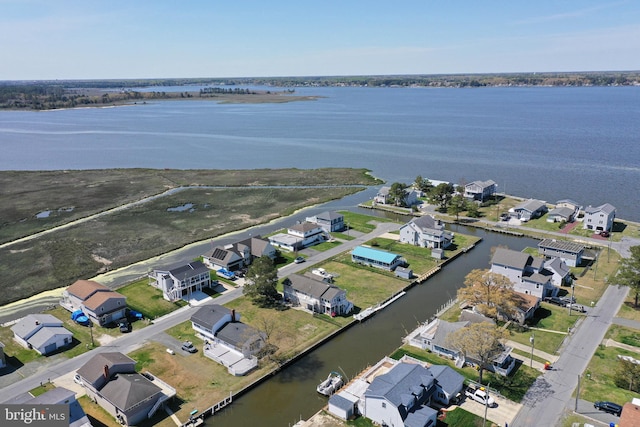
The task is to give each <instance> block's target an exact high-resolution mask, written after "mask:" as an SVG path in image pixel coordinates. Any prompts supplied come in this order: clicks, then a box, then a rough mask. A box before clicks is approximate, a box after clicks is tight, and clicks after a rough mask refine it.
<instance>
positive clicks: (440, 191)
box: [429, 182, 455, 211]
mask: <svg viewBox="0 0 640 427" xmlns="http://www.w3.org/2000/svg"><path fill="white" fill-rule="evenodd" d="M454 191H455V189H454V188H453V184H449V183H446V182H443V183H440V184H438V185H436V186H435V187H433V188H432V189H431V191H430V192H429V198H430V199H431V200H432V201H434V202H435V203H436V204H437V205H438V206H439V208H440V210H441V211H446V210H447V207H448V206H449V202H451V198H452V197H453V193H454Z"/></svg>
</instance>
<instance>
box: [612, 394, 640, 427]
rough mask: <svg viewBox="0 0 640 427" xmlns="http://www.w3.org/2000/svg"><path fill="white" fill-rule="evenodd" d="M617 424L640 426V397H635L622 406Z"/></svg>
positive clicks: (627, 426)
mask: <svg viewBox="0 0 640 427" xmlns="http://www.w3.org/2000/svg"><path fill="white" fill-rule="evenodd" d="M616 425H617V426H618V427H637V426H640V399H638V398H636V397H634V398H633V399H632V400H631V402H627V403H625V404H624V405H623V406H622V413H621V414H620V419H619V420H618V424H616Z"/></svg>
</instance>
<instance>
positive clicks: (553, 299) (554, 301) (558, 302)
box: [544, 297, 567, 307]
mask: <svg viewBox="0 0 640 427" xmlns="http://www.w3.org/2000/svg"><path fill="white" fill-rule="evenodd" d="M544 301H545V302H548V303H549V304H555V305H559V306H561V307H564V306H565V305H567V303H566V302H564V301H563V300H562V298H558V297H545V298H544Z"/></svg>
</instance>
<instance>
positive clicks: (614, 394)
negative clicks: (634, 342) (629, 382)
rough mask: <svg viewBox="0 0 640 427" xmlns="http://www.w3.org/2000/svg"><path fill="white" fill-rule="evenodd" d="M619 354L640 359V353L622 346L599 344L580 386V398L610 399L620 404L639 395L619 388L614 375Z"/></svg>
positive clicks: (593, 400)
mask: <svg viewBox="0 0 640 427" xmlns="http://www.w3.org/2000/svg"><path fill="white" fill-rule="evenodd" d="M618 355H622V356H631V357H633V358H636V359H640V354H638V353H635V352H631V351H627V350H624V349H621V348H615V347H604V346H602V345H601V346H599V347H598V349H596V352H595V354H594V355H593V357H592V358H591V361H590V362H589V365H588V366H587V369H586V370H585V373H584V375H583V376H582V381H581V386H580V398H582V399H585V400H588V401H589V402H595V401H596V400H610V401H612V402H616V403H618V404H620V405H622V404H624V403H625V402H630V401H631V399H632V398H634V397H638V394H637V393H634V392H632V391H629V390H626V389H623V388H619V387H618V386H616V384H615V380H614V375H615V370H616V368H617V366H618Z"/></svg>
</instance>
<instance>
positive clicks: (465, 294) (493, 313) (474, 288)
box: [458, 269, 521, 319]
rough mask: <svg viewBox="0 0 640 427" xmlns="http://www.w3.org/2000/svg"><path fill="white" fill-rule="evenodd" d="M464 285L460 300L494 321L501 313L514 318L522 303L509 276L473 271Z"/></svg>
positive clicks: (459, 295)
mask: <svg viewBox="0 0 640 427" xmlns="http://www.w3.org/2000/svg"><path fill="white" fill-rule="evenodd" d="M464 284H465V286H464V287H462V288H460V289H458V299H459V300H460V301H467V302H469V303H470V304H471V305H473V306H475V307H476V310H478V311H479V312H481V313H482V314H484V315H485V316H488V317H491V318H493V319H498V315H499V314H500V313H503V314H505V315H507V316H509V317H511V316H513V315H514V314H515V312H516V309H517V307H518V304H519V303H520V301H521V297H520V296H519V295H518V293H517V292H515V291H514V290H513V284H512V283H511V281H510V280H509V278H508V277H507V276H504V275H502V274H498V273H492V272H491V271H489V270H480V269H475V270H471V272H470V273H469V274H467V276H466V277H465V280H464Z"/></svg>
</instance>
